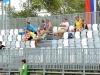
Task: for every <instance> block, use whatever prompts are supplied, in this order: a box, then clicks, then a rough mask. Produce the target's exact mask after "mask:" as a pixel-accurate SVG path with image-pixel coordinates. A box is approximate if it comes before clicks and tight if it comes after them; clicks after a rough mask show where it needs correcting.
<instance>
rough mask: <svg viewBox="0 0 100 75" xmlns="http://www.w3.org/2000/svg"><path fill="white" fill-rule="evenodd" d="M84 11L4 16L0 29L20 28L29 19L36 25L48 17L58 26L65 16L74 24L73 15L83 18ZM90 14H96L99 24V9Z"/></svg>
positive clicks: (0, 20)
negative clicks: (15, 16) (46, 14)
mask: <svg viewBox="0 0 100 75" xmlns="http://www.w3.org/2000/svg"><path fill="white" fill-rule="evenodd" d="M85 14H86V13H73V14H63V15H52V16H46V17H28V18H13V17H7V18H6V19H5V18H4V23H3V25H2V22H3V21H2V18H0V22H1V24H0V29H11V28H20V27H23V26H25V25H26V21H30V22H31V23H32V24H36V25H37V26H39V25H41V20H42V19H49V20H50V21H51V22H52V24H53V26H59V24H60V23H61V21H62V20H63V19H64V18H67V19H68V21H69V23H70V25H74V21H75V17H76V16H77V15H79V16H80V17H81V18H82V19H84V18H85ZM90 14H96V23H97V24H100V11H98V12H95V13H92V12H90ZM91 23H94V17H92V19H91Z"/></svg>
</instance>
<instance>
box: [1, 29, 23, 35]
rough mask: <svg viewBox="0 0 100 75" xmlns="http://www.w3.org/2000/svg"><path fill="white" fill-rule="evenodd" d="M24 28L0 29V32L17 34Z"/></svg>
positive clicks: (2, 33)
mask: <svg viewBox="0 0 100 75" xmlns="http://www.w3.org/2000/svg"><path fill="white" fill-rule="evenodd" d="M23 31H24V30H23V29H7V30H6V29H5V30H4V29H3V30H0V34H1V35H6V34H7V35H18V34H19V33H20V32H23Z"/></svg>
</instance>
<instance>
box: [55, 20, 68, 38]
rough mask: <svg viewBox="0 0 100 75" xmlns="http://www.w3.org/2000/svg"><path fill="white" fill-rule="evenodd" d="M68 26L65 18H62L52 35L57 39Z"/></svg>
mask: <svg viewBox="0 0 100 75" xmlns="http://www.w3.org/2000/svg"><path fill="white" fill-rule="evenodd" d="M68 28H69V22H68V20H67V19H66V18H64V20H63V21H62V22H61V24H60V27H59V29H58V31H57V32H56V33H54V35H56V36H57V37H58V39H59V38H61V37H62V36H63V33H64V32H66V31H68Z"/></svg>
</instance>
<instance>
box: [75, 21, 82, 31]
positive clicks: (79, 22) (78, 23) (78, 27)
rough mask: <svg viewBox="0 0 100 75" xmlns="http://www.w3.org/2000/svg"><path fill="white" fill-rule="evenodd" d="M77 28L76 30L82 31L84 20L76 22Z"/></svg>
mask: <svg viewBox="0 0 100 75" xmlns="http://www.w3.org/2000/svg"><path fill="white" fill-rule="evenodd" d="M75 25H76V26H75V27H76V29H81V28H82V20H81V19H79V21H77V20H76V21H75Z"/></svg>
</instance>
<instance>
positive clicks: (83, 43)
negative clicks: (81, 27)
mask: <svg viewBox="0 0 100 75" xmlns="http://www.w3.org/2000/svg"><path fill="white" fill-rule="evenodd" d="M81 44H82V48H87V38H83V39H82V41H81Z"/></svg>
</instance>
